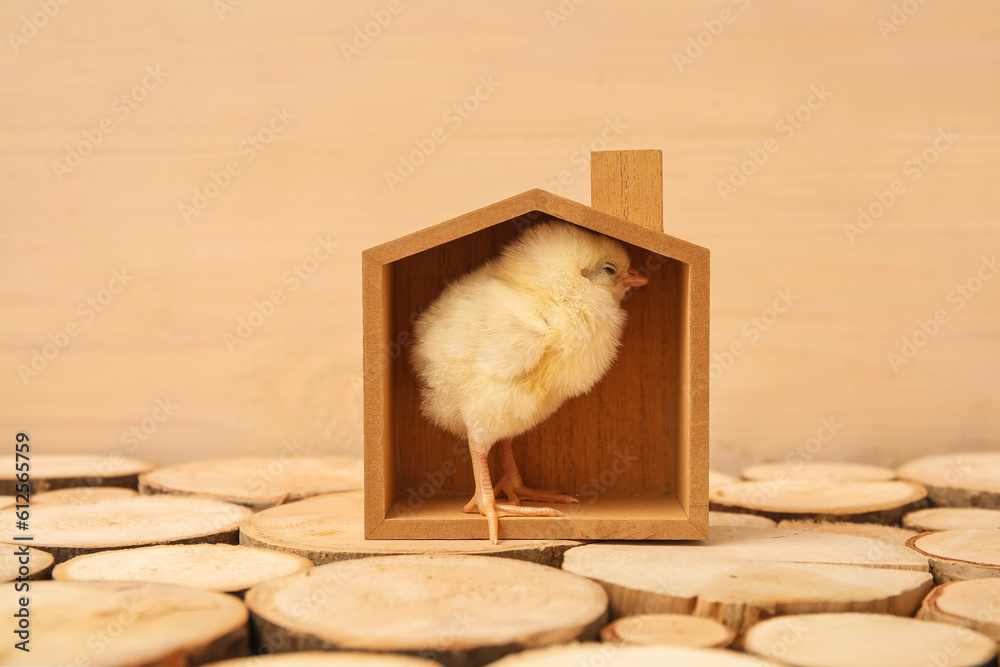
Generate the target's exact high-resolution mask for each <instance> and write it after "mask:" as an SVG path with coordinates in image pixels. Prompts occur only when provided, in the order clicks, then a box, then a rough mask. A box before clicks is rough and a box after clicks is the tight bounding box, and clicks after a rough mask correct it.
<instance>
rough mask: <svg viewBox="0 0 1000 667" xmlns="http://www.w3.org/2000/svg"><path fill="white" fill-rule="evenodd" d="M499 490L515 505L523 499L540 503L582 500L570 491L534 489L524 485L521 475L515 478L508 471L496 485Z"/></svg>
mask: <svg viewBox="0 0 1000 667" xmlns="http://www.w3.org/2000/svg"><path fill="white" fill-rule="evenodd" d="M496 490H497V492H500V491H502V492H503V493H504V495H506V496H507V498H508V500H510V502H511V503H513V504H514V505H519V504H520V502H521V501H522V500H537V501H538V502H540V503H579V502H580V501H579V500H578V499H576V498H574V497H573V496H571V495H569V494H568V493H562V492H560V491H544V490H542V489H532V488H529V487H527V486H525V485H524V482H522V481H521V479H520V477H518V478H513V477H511V476H509V475H507V473H504V476H503V477H501V478H500V481H499V482H497V485H496Z"/></svg>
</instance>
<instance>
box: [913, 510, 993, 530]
mask: <svg viewBox="0 0 1000 667" xmlns="http://www.w3.org/2000/svg"><path fill="white" fill-rule="evenodd" d="M903 525H904V526H906V527H907V528H912V529H914V530H918V531H921V532H923V531H928V530H962V529H965V528H1000V510H989V509H983V508H981V507H929V508H927V509H925V510H917V511H916V512H910V513H909V514H907V515H906V516H904V517H903Z"/></svg>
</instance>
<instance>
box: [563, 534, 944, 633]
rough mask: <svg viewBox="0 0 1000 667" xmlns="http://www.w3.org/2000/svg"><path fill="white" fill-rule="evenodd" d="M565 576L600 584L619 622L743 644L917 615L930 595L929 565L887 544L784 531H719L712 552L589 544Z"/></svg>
mask: <svg viewBox="0 0 1000 667" xmlns="http://www.w3.org/2000/svg"><path fill="white" fill-rule="evenodd" d="M563 569H564V570H567V571H569V572H573V573H575V574H580V575H583V576H585V577H589V578H591V579H594V580H595V581H597V582H599V583H600V584H601V585H602V586H604V588H605V590H606V591H607V592H608V596H609V598H610V601H611V613H612V616H613V617H618V616H626V615H630V614H641V613H680V614H694V615H696V616H704V617H707V618H714V619H716V620H718V621H720V622H722V623H723V624H725V625H727V626H728V627H730V628H731V629H733V630H734V631H735V632H736V633H737V635H739V634H741V633H742V632H743V631H745V630H746V629H747V628H748V627H750V626H751V625H753V624H754V623H756V622H757V621H759V620H761V619H764V618H769V617H771V616H774V615H780V614H794V613H803V612H823V611H849V610H850V611H854V610H864V611H874V612H888V613H893V614H901V615H911V614H913V613H914V611H916V609H917V606H918V605H919V604H920V601H921V600H922V599H923V596H924V595H925V594H926V593H927V591H929V590H930V588H931V585H932V582H931V576H930V574H928V572H927V563H926V562H925V560H924V559H923V558H921V557H920V556H919V555H918V554H915V553H913V552H912V551H910V550H908V549H906V548H904V547H898V546H896V545H893V544H889V543H887V542H883V541H881V540H872V539H869V538H864V537H856V536H853V535H836V534H832V533H822V532H818V531H787V530H780V529H776V528H737V527H733V528H723V527H714V528H712V537H711V539H709V540H707V541H703V542H683V543H652V544H613V543H612V544H588V545H586V546H582V547H576V548H575V549H570V550H569V551H567V552H566V556H565V558H564V560H563Z"/></svg>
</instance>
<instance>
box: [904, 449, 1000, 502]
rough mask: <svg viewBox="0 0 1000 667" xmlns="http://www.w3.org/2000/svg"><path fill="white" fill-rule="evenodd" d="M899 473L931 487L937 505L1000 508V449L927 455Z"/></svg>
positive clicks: (931, 496)
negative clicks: (995, 450)
mask: <svg viewBox="0 0 1000 667" xmlns="http://www.w3.org/2000/svg"><path fill="white" fill-rule="evenodd" d="M896 472H897V473H898V474H899V476H900V477H901V478H903V479H911V480H913V481H915V482H919V483H920V484H923V485H924V486H925V487H927V493H928V496H929V497H930V500H931V503H932V504H933V505H934V506H936V507H985V508H988V509H1000V452H970V453H963V454H943V455H940V456H925V457H923V458H919V459H916V460H913V461H910V462H909V463H906V464H904V465H902V466H900V467H899V468H898V469H897V471H896Z"/></svg>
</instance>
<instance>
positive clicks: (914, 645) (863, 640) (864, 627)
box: [744, 613, 997, 667]
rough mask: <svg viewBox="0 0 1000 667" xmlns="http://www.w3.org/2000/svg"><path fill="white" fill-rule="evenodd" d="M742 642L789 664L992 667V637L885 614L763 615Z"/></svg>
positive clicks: (750, 649)
mask: <svg viewBox="0 0 1000 667" xmlns="http://www.w3.org/2000/svg"><path fill="white" fill-rule="evenodd" d="M744 648H745V649H746V651H747V652H748V653H753V654H756V655H759V656H762V657H765V658H772V659H780V660H781V661H782V663H785V664H788V665H792V666H793V667H833V666H834V665H843V666H844V667H848V666H850V667H930V666H934V665H941V666H944V665H947V667H991V666H992V665H994V664H995V662H994V659H995V657H996V653H997V647H996V642H994V641H993V640H991V639H990V638H989V637H986V636H985V635H982V634H979V633H977V632H973V631H971V630H968V629H966V628H961V627H957V626H954V625H948V624H947V623H932V622H928V621H919V620H916V619H912V618H900V617H898V616H890V615H886V614H853V613H845V614H807V615H801V616H784V617H782V618H774V619H771V620H768V621H764V622H763V623H760V624H758V625H756V626H755V627H753V628H751V629H750V631H749V632H748V633H747V636H746V642H745V644H744Z"/></svg>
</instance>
